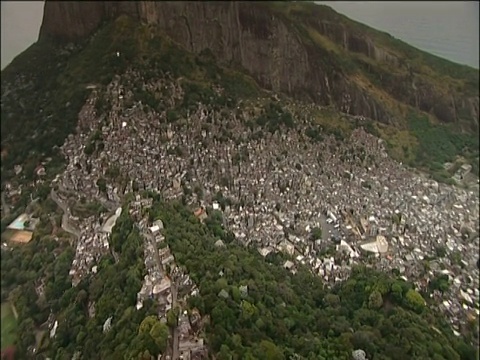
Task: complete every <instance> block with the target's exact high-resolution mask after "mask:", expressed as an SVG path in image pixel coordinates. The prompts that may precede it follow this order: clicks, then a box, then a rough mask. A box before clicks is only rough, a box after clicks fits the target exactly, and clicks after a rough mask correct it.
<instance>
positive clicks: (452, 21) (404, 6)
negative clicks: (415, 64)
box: [316, 1, 480, 69]
mask: <svg viewBox="0 0 480 360" xmlns="http://www.w3.org/2000/svg"><path fill="white" fill-rule="evenodd" d="M316 3H318V4H323V5H328V6H330V7H332V8H333V9H334V10H335V11H337V12H339V13H341V14H343V15H345V16H347V17H349V18H351V19H352V20H355V21H358V22H361V23H364V24H366V25H368V26H370V27H372V28H375V29H378V30H381V31H384V32H387V33H389V34H390V35H392V36H394V37H396V38H397V39H400V40H402V41H404V42H406V43H408V44H410V45H413V46H414V47H416V48H418V49H421V50H424V51H427V52H429V53H431V54H434V55H437V56H440V57H442V58H445V59H448V60H451V61H453V62H456V63H459V64H464V65H469V66H471V67H474V68H476V69H478V68H479V45H478V43H479V10H480V6H479V2H478V1H445V2H442V1H388V2H387V1H316Z"/></svg>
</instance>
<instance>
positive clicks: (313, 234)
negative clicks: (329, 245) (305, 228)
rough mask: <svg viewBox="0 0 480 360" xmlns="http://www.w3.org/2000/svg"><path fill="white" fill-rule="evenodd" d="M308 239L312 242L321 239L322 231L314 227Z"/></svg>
mask: <svg viewBox="0 0 480 360" xmlns="http://www.w3.org/2000/svg"><path fill="white" fill-rule="evenodd" d="M310 238H311V239H312V240H314V241H315V240H319V239H321V238H322V229H321V228H319V227H314V228H313V229H312V232H311V233H310Z"/></svg>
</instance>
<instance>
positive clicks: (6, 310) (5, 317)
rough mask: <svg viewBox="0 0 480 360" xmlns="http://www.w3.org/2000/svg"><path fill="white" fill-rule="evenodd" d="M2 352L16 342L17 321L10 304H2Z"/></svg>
mask: <svg viewBox="0 0 480 360" xmlns="http://www.w3.org/2000/svg"><path fill="white" fill-rule="evenodd" d="M1 325H2V344H1V345H2V348H1V349H2V350H3V349H5V348H7V347H8V346H10V345H13V343H14V342H15V336H16V334H15V329H16V327H17V320H16V319H15V316H14V315H13V310H12V307H11V306H10V303H8V302H4V303H2V324H1Z"/></svg>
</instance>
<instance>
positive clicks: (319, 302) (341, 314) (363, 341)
mask: <svg viewBox="0 0 480 360" xmlns="http://www.w3.org/2000/svg"><path fill="white" fill-rule="evenodd" d="M151 217H152V218H158V217H159V218H161V219H162V220H163V221H164V224H165V235H166V240H167V242H168V243H169V245H170V247H171V248H172V251H173V253H174V254H175V257H176V260H177V262H178V263H179V264H180V265H184V266H186V267H187V270H188V271H189V272H190V275H191V277H192V279H193V280H194V281H195V282H196V283H197V284H198V285H199V287H200V293H201V296H198V297H194V298H191V299H190V304H191V306H194V307H197V308H198V309H199V310H200V311H201V312H202V313H203V314H209V315H210V317H211V318H210V320H211V321H210V325H209V326H208V328H207V337H208V340H209V344H210V346H211V348H212V350H213V351H214V352H215V353H217V354H218V355H219V358H229V356H234V355H235V356H238V358H265V356H271V358H274V359H275V358H278V359H281V358H284V357H285V358H288V356H289V355H292V354H294V353H296V354H299V355H301V356H303V358H312V359H321V358H335V359H350V353H351V351H352V350H353V349H356V348H359V347H360V348H362V349H364V350H365V351H366V352H367V354H368V355H369V356H370V357H372V358H378V359H407V358H424V359H427V358H431V357H432V356H433V355H434V354H435V355H436V356H437V357H439V358H443V359H460V357H459V355H458V354H457V353H456V350H455V349H457V340H455V339H454V338H453V335H452V334H451V332H449V331H448V330H445V331H446V334H447V335H439V334H438V333H436V332H435V331H433V330H432V329H431V328H430V325H431V324H433V323H431V321H434V320H432V318H431V316H430V315H428V314H429V313H428V310H427V309H426V308H425V306H424V305H423V303H422V301H423V299H422V297H421V296H420V295H419V294H418V293H416V292H415V291H414V290H412V288H411V286H410V285H409V284H407V283H405V282H403V281H397V280H393V279H391V278H389V277H388V276H386V275H384V274H379V273H376V272H374V271H371V270H368V269H365V268H357V269H355V270H354V273H353V275H352V277H351V278H350V279H349V280H348V281H347V282H345V283H342V284H339V285H337V286H336V287H335V288H334V289H333V290H331V291H327V290H323V285H322V283H321V280H320V278H319V277H317V276H313V275H312V274H310V273H309V272H308V271H307V270H306V269H304V268H301V269H300V271H299V272H298V273H297V274H296V275H292V274H291V273H289V272H288V271H286V270H284V269H283V268H282V266H281V261H280V262H279V263H278V265H272V263H269V261H270V260H268V261H265V260H264V259H263V258H262V257H261V256H260V255H259V254H258V253H257V251H256V250H254V249H251V250H250V249H247V248H244V247H243V246H239V245H237V244H236V243H235V241H231V242H230V243H227V247H226V248H224V249H221V248H217V247H215V246H214V243H215V241H216V238H215V237H214V236H212V235H210V234H211V232H214V233H217V234H218V235H219V236H221V237H224V236H225V232H224V231H223V229H222V228H221V214H220V213H214V214H213V215H212V218H211V219H209V220H208V221H207V224H208V225H207V227H208V229H205V227H203V226H202V225H201V224H200V223H199V222H198V220H196V219H195V218H194V217H193V216H192V214H191V213H190V211H188V210H187V209H185V208H184V207H182V206H181V205H180V204H172V205H167V204H162V203H156V204H154V207H153V209H152V211H151ZM209 221H211V222H210V223H209ZM206 230H207V231H206ZM279 265H280V266H279ZM220 272H223V274H224V275H223V276H221V275H219V273H220ZM240 285H247V286H248V296H247V297H246V298H243V299H242V298H240V297H239V295H238V287H239V286H240ZM220 290H226V291H227V292H228V293H229V294H230V297H229V298H227V299H223V298H221V297H219V296H218V293H219V292H220ZM410 308H412V309H414V310H415V311H419V312H420V311H421V312H422V313H423V315H417V314H416V313H415V312H413V311H410V310H409V309H410ZM427 317H428V320H427ZM437 326H438V327H439V328H442V329H443V327H442V326H443V325H437ZM271 344H275V346H272V345H271ZM427 344H436V348H435V350H432V348H431V346H427ZM461 344H462V343H458V346H466V345H464V344H463V345H461ZM467 348H468V349H467V351H466V353H468V351H471V348H470V347H468V346H467ZM392 349H395V351H394V352H393V353H392ZM459 349H460V348H459ZM265 354H270V355H265ZM259 356H260V357H259ZM267 358H268V357H267ZM468 358H469V357H468V356H467V357H465V359H468Z"/></svg>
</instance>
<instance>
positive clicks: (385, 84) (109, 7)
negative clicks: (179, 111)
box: [40, 1, 479, 130]
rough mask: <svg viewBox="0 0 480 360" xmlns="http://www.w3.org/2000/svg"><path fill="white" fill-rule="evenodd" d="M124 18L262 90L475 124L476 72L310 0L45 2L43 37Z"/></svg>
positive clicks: (70, 37)
mask: <svg viewBox="0 0 480 360" xmlns="http://www.w3.org/2000/svg"><path fill="white" fill-rule="evenodd" d="M119 15H128V16H130V17H132V18H134V19H138V20H140V21H142V22H144V23H148V24H152V25H155V26H157V27H158V28H159V29H160V30H161V31H162V32H164V33H165V34H167V35H168V36H169V37H171V38H172V39H173V40H174V41H176V42H177V43H179V44H180V45H182V46H183V47H185V48H186V49H187V50H189V51H192V52H194V53H198V52H201V51H202V50H204V49H207V48H208V49H210V50H211V51H212V52H213V54H214V55H215V57H216V58H217V59H218V60H219V61H221V62H222V63H224V64H228V65H230V66H232V65H234V66H237V67H238V68H241V69H244V70H246V71H247V72H248V73H249V74H250V75H252V76H253V77H254V78H255V79H256V81H257V82H258V83H259V84H260V85H261V86H262V87H264V88H267V89H271V90H274V91H281V92H284V93H286V94H288V95H290V96H294V97H297V98H302V97H303V98H305V97H307V98H308V99H309V100H313V101H315V102H317V103H320V104H324V105H334V106H335V107H336V108H338V109H340V110H341V111H343V112H346V113H349V114H354V115H363V116H366V117H369V118H372V119H374V120H377V121H380V122H384V123H393V122H396V121H398V118H399V117H402V116H401V115H402V114H403V115H405V114H406V108H408V107H410V106H411V107H415V108H417V109H419V110H421V111H424V112H426V113H428V114H430V115H431V117H434V118H436V119H438V120H439V121H440V122H444V123H454V124H456V125H459V126H460V127H461V128H464V129H468V130H472V129H475V130H478V115H479V101H478V71H475V70H474V69H471V68H469V67H466V66H461V65H457V64H453V63H451V62H449V61H447V60H443V59H440V58H437V57H435V56H433V55H429V54H427V53H424V52H421V51H419V50H417V49H414V48H413V47H410V46H408V45H406V44H404V43H402V42H400V41H398V40H395V39H394V38H392V37H391V36H389V35H387V34H384V33H381V32H378V31H375V30H373V29H371V28H368V27H367V26H364V25H361V24H359V23H356V22H354V21H352V20H350V19H348V18H346V17H344V16H342V15H340V14H338V13H336V12H335V11H333V10H332V9H331V8H328V7H326V6H320V5H316V4H313V3H284V2H281V3H277V2H270V3H262V2H144V1H138V2H133V1H131V2H120V1H118V2H115V1H111V2H106V1H105V2H103V1H81V2H80V1H71V2H57V1H46V3H45V12H44V18H43V23H42V27H41V31H40V38H45V37H50V38H56V39H58V40H64V41H78V40H81V39H84V38H86V37H88V36H89V35H91V34H93V33H94V32H95V31H96V30H97V29H98V28H99V27H100V26H101V24H102V23H103V22H105V21H108V20H111V19H114V18H116V17H118V16H119Z"/></svg>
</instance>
